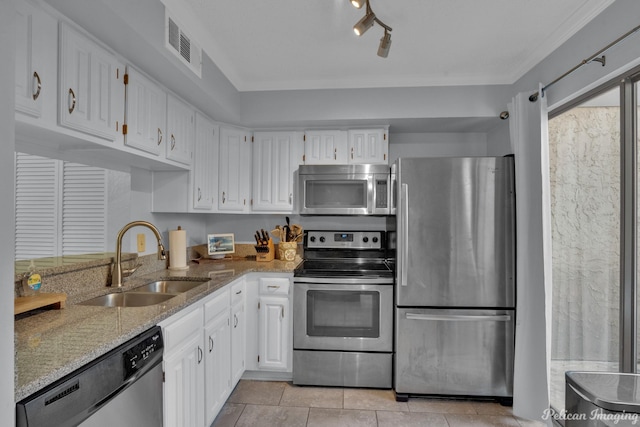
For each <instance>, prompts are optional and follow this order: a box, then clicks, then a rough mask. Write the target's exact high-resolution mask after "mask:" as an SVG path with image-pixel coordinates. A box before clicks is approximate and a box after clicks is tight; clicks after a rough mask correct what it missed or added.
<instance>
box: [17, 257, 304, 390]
mask: <svg viewBox="0 0 640 427" xmlns="http://www.w3.org/2000/svg"><path fill="white" fill-rule="evenodd" d="M296 265H297V263H294V262H283V261H280V260H274V261H270V262H256V261H247V260H221V261H213V262H205V263H203V264H196V263H193V262H190V263H189V269H188V270H185V271H170V270H160V271H156V272H154V273H150V274H147V275H145V276H141V277H139V278H136V279H131V280H128V281H126V282H125V286H124V287H123V288H122V290H123V291H126V290H131V289H133V288H135V287H137V286H141V285H143V284H146V283H149V282H150V281H153V280H160V279H165V278H176V277H184V278H185V279H188V280H202V279H204V280H207V283H205V284H203V285H201V286H198V287H196V288H194V289H192V290H190V291H188V292H185V293H183V294H180V295H178V296H176V297H175V298H171V299H169V300H167V301H166V302H164V303H162V304H157V305H152V306H147V307H129V308H113V307H94V306H83V305H76V304H67V307H66V308H65V309H62V310H48V311H45V312H42V313H39V314H36V315H34V316H31V317H27V318H24V319H20V320H16V322H15V335H14V340H15V353H16V354H15V400H16V402H18V401H20V400H22V399H23V398H25V397H27V396H29V395H31V394H33V393H35V392H37V391H38V390H40V389H42V388H44V387H45V386H47V385H49V384H51V383H53V382H54V381H56V380H58V379H60V378H62V377H64V376H65V375H67V374H69V373H71V372H73V371H75V370H76V369H78V368H80V367H82V366H84V365H85V364H87V363H89V362H91V361H92V360H94V359H96V358H97V357H99V356H101V355H103V354H104V353H106V352H108V351H109V350H112V349H114V348H115V347H117V346H119V345H120V344H122V343H125V342H127V341H128V340H129V339H131V338H133V337H135V336H137V335H138V334H140V333H142V332H144V331H146V330H147V329H149V328H151V327H152V326H154V325H156V324H158V323H159V322H160V321H162V320H163V319H166V318H167V317H169V316H171V315H172V314H174V313H177V312H178V311H180V310H182V309H183V308H185V307H187V306H188V305H190V304H193V303H194V302H196V301H198V300H200V299H202V298H204V297H205V296H206V295H209V294H211V293H213V292H214V291H216V290H217V289H219V288H221V287H223V286H224V285H226V284H228V283H230V282H232V281H233V280H235V279H237V278H239V277H241V276H243V275H245V274H247V273H254V272H258V273H291V272H293V270H294V269H295V267H296ZM113 291H114V289H112V288H106V287H105V289H104V291H102V294H107V293H111V292H113Z"/></svg>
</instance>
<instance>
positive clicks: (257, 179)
mask: <svg viewBox="0 0 640 427" xmlns="http://www.w3.org/2000/svg"><path fill="white" fill-rule="evenodd" d="M302 137H303V135H302V133H301V132H255V133H254V134H253V169H252V172H253V186H252V191H253V197H252V210H254V211H263V212H265V211H276V212H279V211H285V212H291V211H292V210H293V173H294V172H295V170H296V169H297V168H298V164H299V163H300V161H301V160H302V152H303V149H304V144H303V141H302Z"/></svg>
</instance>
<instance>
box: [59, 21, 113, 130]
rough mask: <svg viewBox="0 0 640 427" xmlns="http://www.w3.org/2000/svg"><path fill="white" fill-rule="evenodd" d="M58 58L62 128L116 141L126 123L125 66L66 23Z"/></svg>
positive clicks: (61, 27) (62, 29)
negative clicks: (124, 120) (124, 121)
mask: <svg viewBox="0 0 640 427" xmlns="http://www.w3.org/2000/svg"><path fill="white" fill-rule="evenodd" d="M59 54H60V57H59V67H60V70H59V72H60V86H59V88H58V89H59V91H58V114H59V122H60V125H61V126H65V127H68V128H71V129H75V130H78V131H81V132H85V133H87V134H90V135H93V136H97V137H100V138H104V139H107V140H110V141H115V140H116V139H117V138H118V137H119V135H120V126H121V125H122V121H123V119H124V87H123V78H124V65H123V64H122V63H120V62H119V61H118V60H117V58H116V57H115V56H114V55H112V54H111V53H110V52H108V51H107V50H105V49H104V48H102V47H101V46H99V45H98V44H97V43H95V42H93V41H92V40H90V39H88V38H87V37H86V36H84V35H83V34H80V33H79V32H78V31H76V30H75V29H73V28H71V27H70V26H69V25H68V24H67V23H64V22H61V23H60V52H59Z"/></svg>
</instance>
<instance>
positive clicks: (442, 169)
mask: <svg viewBox="0 0 640 427" xmlns="http://www.w3.org/2000/svg"><path fill="white" fill-rule="evenodd" d="M392 173H394V174H395V175H396V178H397V186H396V189H395V191H397V193H396V196H397V206H396V209H397V210H396V217H395V224H396V227H397V228H396V232H397V236H396V238H397V263H398V266H397V270H396V271H397V280H396V312H395V361H394V373H395V375H394V378H395V379H394V388H395V391H396V398H397V399H398V400H406V399H407V398H408V395H410V394H434V395H456V396H483V397H495V398H498V399H499V400H501V401H502V402H503V403H507V404H508V403H509V402H510V401H511V399H512V395H513V386H512V384H513V355H514V328H515V326H514V325H515V270H514V262H515V249H514V248H515V237H514V234H515V231H514V222H515V219H514V209H515V208H514V206H515V199H514V181H513V177H514V171H513V158H512V157H466V158H400V159H398V160H397V161H396V163H395V164H394V165H393V167H392ZM389 228H390V229H393V228H394V227H393V220H390V224H389Z"/></svg>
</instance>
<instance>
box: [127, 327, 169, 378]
mask: <svg viewBox="0 0 640 427" xmlns="http://www.w3.org/2000/svg"><path fill="white" fill-rule="evenodd" d="M163 348H164V344H163V341H162V331H161V330H160V329H159V328H158V329H157V330H156V331H155V332H154V333H153V334H152V335H150V336H148V337H146V338H145V339H144V340H142V341H140V342H138V343H137V344H136V345H135V346H133V347H131V348H129V349H127V350H126V351H124V352H123V353H122V361H123V363H124V378H125V379H126V378H129V377H130V376H132V375H133V374H135V373H136V372H138V371H139V370H140V369H142V368H143V367H145V366H146V365H147V364H148V363H152V362H154V361H155V360H156V359H157V357H154V356H161V355H162V349H163Z"/></svg>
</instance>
